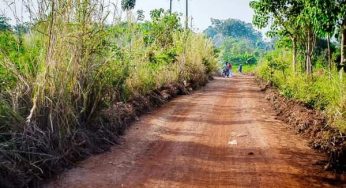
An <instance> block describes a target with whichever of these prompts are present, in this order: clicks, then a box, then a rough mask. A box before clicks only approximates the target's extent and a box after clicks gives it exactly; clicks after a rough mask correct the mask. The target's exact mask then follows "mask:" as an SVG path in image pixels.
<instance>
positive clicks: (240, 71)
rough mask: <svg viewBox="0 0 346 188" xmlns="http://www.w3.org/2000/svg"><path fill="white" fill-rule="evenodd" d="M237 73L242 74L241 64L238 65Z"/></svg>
mask: <svg viewBox="0 0 346 188" xmlns="http://www.w3.org/2000/svg"><path fill="white" fill-rule="evenodd" d="M238 72H239V73H240V74H243V65H242V64H240V65H239V68H238Z"/></svg>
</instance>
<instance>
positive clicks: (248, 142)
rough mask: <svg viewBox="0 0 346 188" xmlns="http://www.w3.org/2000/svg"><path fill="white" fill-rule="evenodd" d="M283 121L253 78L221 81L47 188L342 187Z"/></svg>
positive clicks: (176, 103)
mask: <svg viewBox="0 0 346 188" xmlns="http://www.w3.org/2000/svg"><path fill="white" fill-rule="evenodd" d="M287 126H288V125H287V124H286V123H284V122H282V121H280V120H277V116H276V113H275V111H274V109H273V108H272V107H271V105H270V104H269V102H268V101H267V100H266V99H265V94H264V93H263V92H262V91H261V89H260V87H258V85H257V84H256V82H255V79H254V77H251V76H236V77H233V78H231V79H224V78H216V79H215V80H214V81H213V82H211V83H209V84H208V85H207V86H206V87H204V88H203V89H201V90H199V91H197V92H194V93H193V94H192V95H186V96H182V97H178V98H176V99H174V100H172V101H171V102H169V103H167V104H166V105H164V106H163V107H161V108H159V109H158V110H155V111H153V112H152V113H150V114H148V115H145V116H142V117H141V118H140V119H139V120H138V121H136V122H135V123H134V124H133V125H132V126H131V127H130V128H129V129H128V131H126V134H125V136H124V137H123V142H122V144H120V145H116V146H114V147H112V149H111V151H110V152H107V153H104V154H101V155H96V156H92V157H90V158H89V159H87V160H85V161H83V162H81V163H79V164H78V165H77V167H76V168H74V169H71V170H70V171H67V172H66V173H63V174H62V175H60V176H59V177H57V178H56V179H55V180H54V181H52V182H50V183H49V184H48V185H46V187H57V188H58V187H59V188H60V187H64V188H69V187H71V188H72V187H73V188H88V187H90V188H91V187H98V188H101V187H102V188H107V187H109V188H113V187H150V188H151V187H192V188H193V187H342V186H346V184H345V177H344V176H343V175H338V174H334V173H331V172H327V171H324V170H323V169H322V167H323V166H321V165H318V162H319V161H321V160H326V158H327V157H326V156H325V155H323V154H321V153H319V152H316V151H315V150H313V149H311V148H310V147H308V143H307V142H306V141H305V140H304V139H302V138H301V137H300V136H298V135H296V134H295V133H294V131H292V130H291V129H288V128H287Z"/></svg>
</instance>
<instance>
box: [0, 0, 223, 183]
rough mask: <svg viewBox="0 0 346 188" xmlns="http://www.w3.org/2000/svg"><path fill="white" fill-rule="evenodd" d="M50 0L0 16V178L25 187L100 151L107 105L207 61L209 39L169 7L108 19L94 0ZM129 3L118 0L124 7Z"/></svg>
mask: <svg viewBox="0 0 346 188" xmlns="http://www.w3.org/2000/svg"><path fill="white" fill-rule="evenodd" d="M56 2H57V1H47V4H46V5H47V6H48V8H47V9H44V10H41V11H47V12H43V13H42V12H41V14H38V15H42V17H37V18H35V19H34V20H37V22H35V23H29V25H30V26H29V27H25V30H24V29H16V30H15V29H9V28H8V26H9V24H8V23H7V22H6V19H4V18H0V24H1V28H5V29H2V30H1V31H0V80H1V82H0V122H1V124H0V187H3V186H14V187H22V186H25V185H27V184H28V183H29V182H32V181H33V180H37V179H39V178H41V177H46V176H50V175H51V174H54V173H56V172H57V171H59V170H61V167H64V166H66V165H70V164H71V163H72V162H74V161H75V160H79V159H81V158H83V157H85V156H87V155H89V154H90V152H99V151H101V150H102V148H103V147H102V146H103V145H102V144H105V143H107V144H109V143H110V142H112V141H111V138H112V137H114V136H116V134H117V133H118V131H119V130H118V129H119V127H116V126H117V125H110V126H109V125H107V123H106V122H104V121H106V120H102V118H101V116H100V114H101V112H102V111H103V110H105V109H107V108H109V107H111V106H113V105H114V104H116V103H120V104H122V103H126V102H128V101H131V100H133V99H135V98H136V97H138V96H144V95H147V94H149V93H150V92H152V91H154V90H157V89H159V88H160V87H162V86H165V85H169V84H174V83H189V82H190V83H195V84H198V83H204V82H206V80H207V79H208V75H209V74H211V73H212V72H214V71H215V70H217V61H216V59H215V54H214V48H213V44H212V43H211V41H209V40H208V39H206V38H205V37H204V36H203V35H199V34H195V33H192V32H190V31H186V30H184V29H182V27H181V25H180V20H179V17H178V16H177V15H176V14H169V13H168V12H165V11H163V10H154V11H152V12H151V21H146V22H142V21H141V22H138V23H136V20H131V16H129V17H128V21H127V22H118V23H116V24H113V25H109V24H107V23H106V21H105V20H106V19H105V15H108V14H106V13H105V12H103V11H104V9H103V7H104V5H103V4H102V3H100V2H99V1H92V2H91V1H83V2H80V1H75V2H74V3H73V4H69V3H64V2H65V1H64V0H59V3H57V4H55V3H56ZM134 2H135V1H123V4H122V5H123V8H124V9H125V10H127V11H128V15H129V14H130V9H132V8H133V6H134V4H132V3H134ZM51 10H52V11H51ZM47 15H48V16H47ZM23 26H24V25H23ZM26 26H27V24H26ZM16 28H24V27H22V26H19V27H16ZM18 31H21V32H18ZM26 31H30V32H26ZM113 113H114V116H116V114H121V113H124V112H122V111H114V112H113Z"/></svg>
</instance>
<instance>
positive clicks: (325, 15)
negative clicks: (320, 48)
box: [309, 0, 337, 73]
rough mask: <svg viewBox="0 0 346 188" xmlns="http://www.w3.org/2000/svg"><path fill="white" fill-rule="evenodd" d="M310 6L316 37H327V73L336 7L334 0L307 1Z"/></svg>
mask: <svg viewBox="0 0 346 188" xmlns="http://www.w3.org/2000/svg"><path fill="white" fill-rule="evenodd" d="M309 4H310V7H311V14H312V15H311V16H310V17H311V19H312V23H313V27H314V30H315V32H316V34H317V36H318V37H322V38H326V39H327V58H328V69H329V73H331V71H332V60H331V47H330V38H331V37H332V36H333V34H334V32H335V23H336V21H337V7H336V1H335V0H313V1H309Z"/></svg>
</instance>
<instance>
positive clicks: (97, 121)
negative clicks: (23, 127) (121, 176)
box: [0, 79, 208, 188]
mask: <svg viewBox="0 0 346 188" xmlns="http://www.w3.org/2000/svg"><path fill="white" fill-rule="evenodd" d="M207 81H208V80H207V79H203V80H200V81H198V82H197V81H196V82H192V83H185V84H184V83H179V84H170V85H165V86H163V87H161V88H159V89H157V90H155V91H152V92H150V93H149V94H148V95H145V96H137V97H133V98H132V99H131V100H130V101H129V102H127V103H122V102H119V103H116V104H114V105H113V106H112V107H110V108H108V109H106V110H102V111H99V113H98V114H96V115H95V117H96V118H94V120H93V121H92V122H91V123H89V124H87V125H81V126H80V127H77V128H73V129H72V130H70V131H71V133H69V134H67V133H65V134H67V135H68V136H64V138H63V143H62V144H61V145H58V144H57V143H59V142H58V140H59V139H60V140H61V138H60V136H61V135H60V134H59V133H58V132H57V131H55V132H52V131H51V130H50V129H48V130H40V131H38V130H39V129H32V130H31V129H28V130H27V131H28V132H26V133H25V135H26V136H23V135H18V136H15V135H14V136H13V139H12V140H11V142H10V143H11V144H17V145H19V146H21V147H23V148H28V149H26V150H25V151H32V153H33V154H37V155H35V156H37V158H35V159H31V160H32V161H37V162H35V164H34V163H31V161H26V159H24V158H23V159H22V160H23V162H22V163H11V160H12V159H13V158H15V157H18V156H17V155H16V153H15V152H13V153H9V152H7V153H4V151H0V163H1V165H0V187H1V188H2V187H9V188H11V187H14V188H18V187H40V186H41V184H42V182H43V181H46V180H45V179H47V178H50V177H52V176H54V175H56V174H59V173H61V172H62V171H64V170H65V169H67V168H71V167H74V166H75V164H76V162H78V161H81V160H84V159H86V158H88V157H89V156H91V155H94V154H99V153H103V152H105V151H109V149H110V148H111V147H112V146H113V145H115V144H117V143H118V142H119V137H120V136H121V135H122V134H123V133H124V131H125V130H126V129H127V127H128V126H129V125H130V124H131V123H132V122H133V121H135V120H136V119H138V117H139V116H140V115H142V114H146V113H148V112H150V111H151V110H153V109H155V108H157V107H158V106H161V105H162V104H164V103H166V102H168V101H170V100H171V99H172V98H174V97H176V96H178V95H185V94H189V93H190V91H192V90H193V89H196V88H199V87H201V86H204V85H205V84H206V83H207ZM30 154H31V153H30ZM28 158H29V157H28ZM33 165H35V167H36V168H35V170H32V168H33V167H32V166H33ZM2 167H4V169H3V168H2Z"/></svg>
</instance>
